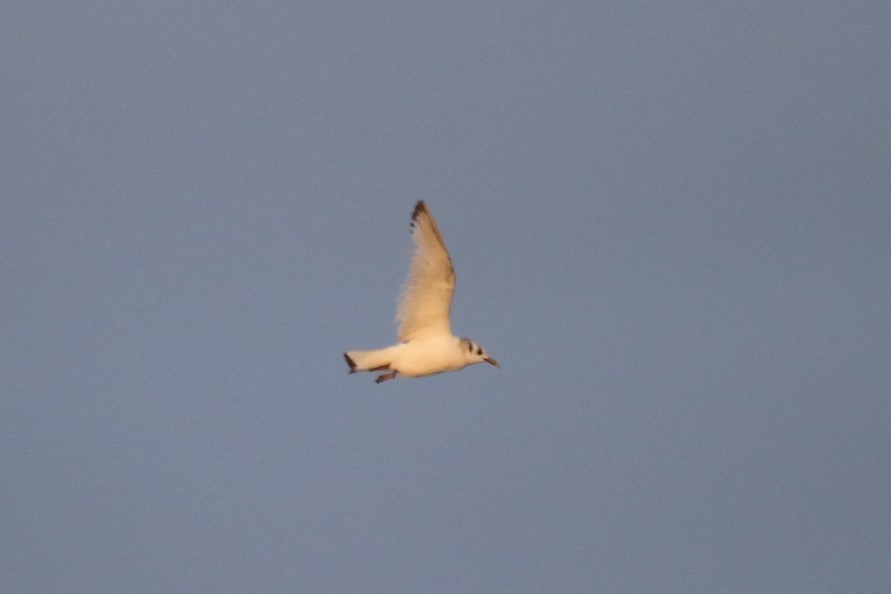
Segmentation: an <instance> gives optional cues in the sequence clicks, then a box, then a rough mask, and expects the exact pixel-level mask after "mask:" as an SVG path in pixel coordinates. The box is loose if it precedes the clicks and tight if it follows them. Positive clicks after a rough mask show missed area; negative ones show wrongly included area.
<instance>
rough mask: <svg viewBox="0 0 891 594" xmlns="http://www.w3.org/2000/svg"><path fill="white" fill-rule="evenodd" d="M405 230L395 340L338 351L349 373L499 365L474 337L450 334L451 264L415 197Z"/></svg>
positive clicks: (387, 376)
mask: <svg viewBox="0 0 891 594" xmlns="http://www.w3.org/2000/svg"><path fill="white" fill-rule="evenodd" d="M411 236H412V239H414V242H415V251H414V254H413V255H412V258H411V265H410V266H409V271H408V278H407V279H406V281H405V285H404V286H403V288H402V294H401V296H400V299H399V306H398V307H397V308H396V321H397V322H399V343H398V344H396V345H393V346H391V347H387V348H385V349H379V350H376V351H349V352H346V353H344V354H343V358H344V359H346V362H347V365H349V366H350V373H355V372H357V371H386V372H387V373H383V374H381V375H379V376H378V377H377V379H376V380H375V382H376V383H378V384H379V383H381V382H384V381H387V380H391V379H394V378H395V377H396V376H397V375H398V374H402V375H404V376H405V377H422V376H425V375H435V374H437V373H443V372H446V371H458V370H459V369H462V368H464V367H466V366H468V365H473V364H474V363H482V362H484V361H485V362H486V363H489V364H490V365H494V366H495V367H500V365H498V361H496V360H495V359H493V358H492V357H490V356H489V354H488V353H486V350H485V349H484V348H483V347H482V346H480V345H479V344H478V343H476V342H474V341H472V340H470V339H469V338H458V337H457V336H453V335H452V330H451V325H450V323H449V310H450V308H451V306H452V294H454V292H455V269H454V268H453V267H452V259H451V258H450V257H449V252H448V250H446V246H445V242H444V241H443V240H442V235H441V234H440V232H439V228H438V227H437V226H436V221H434V220H433V216H432V215H431V214H430V211H428V210H427V205H426V204H424V201H423V200H419V201H418V203H417V204H416V205H415V210H414V212H413V213H412V215H411Z"/></svg>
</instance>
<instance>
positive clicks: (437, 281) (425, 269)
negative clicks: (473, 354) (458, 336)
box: [396, 200, 455, 342]
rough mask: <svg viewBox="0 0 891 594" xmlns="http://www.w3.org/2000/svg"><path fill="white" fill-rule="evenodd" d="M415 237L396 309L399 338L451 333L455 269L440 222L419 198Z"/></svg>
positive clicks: (413, 219)
mask: <svg viewBox="0 0 891 594" xmlns="http://www.w3.org/2000/svg"><path fill="white" fill-rule="evenodd" d="M411 236H412V239H414V241H415V253H414V254H413V255H412V257H411V266H410V267H409V271H408V278H407V279H406V281H405V286H403V288H402V295H401V296H400V299H399V307H398V308H397V309H396V321H397V322H399V324H400V325H399V340H401V341H403V342H405V341H409V340H412V339H415V338H422V337H425V336H433V335H442V334H445V335H450V334H451V327H450V325H449V310H450V309H451V307H452V294H453V293H454V292H455V269H454V268H453V267H452V259H451V258H449V252H448V251H447V250H446V246H445V242H444V241H443V240H442V235H440V233H439V229H438V228H437V226H436V221H434V220H433V217H432V216H431V215H430V212H429V211H428V210H427V205H425V204H424V201H423V200H420V201H418V203H417V204H416V205H415V211H414V213H412V215H411Z"/></svg>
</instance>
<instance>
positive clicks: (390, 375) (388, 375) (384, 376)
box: [374, 371, 397, 384]
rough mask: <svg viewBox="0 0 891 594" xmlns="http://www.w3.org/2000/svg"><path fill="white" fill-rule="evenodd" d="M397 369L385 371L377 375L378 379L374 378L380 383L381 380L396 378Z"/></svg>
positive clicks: (375, 381)
mask: <svg viewBox="0 0 891 594" xmlns="http://www.w3.org/2000/svg"><path fill="white" fill-rule="evenodd" d="M396 373H397V372H396V371H391V372H390V373H384V374H381V375H379V376H377V379H376V380H374V383H376V384H379V383H381V382H385V381H387V380H391V379H394V378H395V377H396Z"/></svg>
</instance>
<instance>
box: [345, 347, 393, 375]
mask: <svg viewBox="0 0 891 594" xmlns="http://www.w3.org/2000/svg"><path fill="white" fill-rule="evenodd" d="M391 355H392V353H390V352H389V349H380V350H377V351H350V352H348V353H344V354H343V358H344V359H345V360H346V362H347V365H349V366H350V373H355V372H357V371H377V370H378V369H388V368H389V367H390V361H391V359H392V357H391Z"/></svg>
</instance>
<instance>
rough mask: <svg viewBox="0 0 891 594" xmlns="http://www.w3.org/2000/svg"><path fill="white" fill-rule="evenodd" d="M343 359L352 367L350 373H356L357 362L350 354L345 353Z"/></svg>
mask: <svg viewBox="0 0 891 594" xmlns="http://www.w3.org/2000/svg"><path fill="white" fill-rule="evenodd" d="M343 358H344V359H345V360H346V362H347V365H349V366H350V373H355V372H356V362H355V361H353V359H352V357H350V355H349V353H344V354H343Z"/></svg>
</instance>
